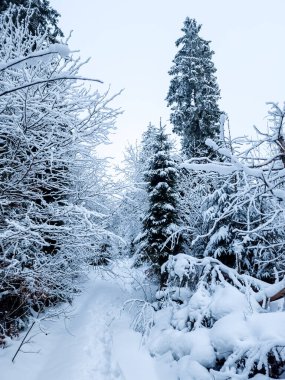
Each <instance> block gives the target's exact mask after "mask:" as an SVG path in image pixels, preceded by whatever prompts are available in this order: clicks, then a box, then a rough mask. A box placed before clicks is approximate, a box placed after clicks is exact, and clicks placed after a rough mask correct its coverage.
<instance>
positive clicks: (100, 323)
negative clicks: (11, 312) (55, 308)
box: [0, 274, 176, 380]
mask: <svg viewBox="0 0 285 380" xmlns="http://www.w3.org/2000/svg"><path fill="white" fill-rule="evenodd" d="M89 277H90V278H89V280H88V281H87V282H86V283H85V286H84V287H85V290H84V292H83V293H82V294H81V295H80V296H79V297H77V299H76V300H75V302H74V305H73V306H72V309H71V310H70V309H68V311H67V315H66V318H63V317H62V316H61V318H59V319H54V320H53V321H50V320H44V321H42V322H41V326H35V327H34V328H33V330H32V332H31V334H30V336H31V337H32V339H31V340H32V343H30V344H26V345H24V346H23V348H22V350H23V351H26V353H23V352H20V353H19V355H18V356H17V357H16V359H15V363H14V364H13V363H12V362H11V358H12V357H13V355H14V353H15V351H16V349H17V347H18V346H19V343H20V340H19V341H15V340H13V341H12V342H11V344H10V345H9V347H8V348H6V349H4V350H1V351H0V368H1V379H3V380H19V379H21V380H51V379H57V380H134V379H136V380H146V379H147V380H174V379H176V377H173V376H172V374H171V369H170V368H168V367H167V366H166V364H162V363H158V362H156V361H155V359H153V358H152V357H151V356H150V355H149V353H148V351H147V350H146V349H145V348H144V347H143V346H142V345H141V341H142V339H141V335H140V334H139V333H138V332H135V331H134V330H133V329H132V328H130V324H131V322H132V318H133V316H132V315H131V313H130V312H128V311H127V310H123V311H122V306H123V304H124V302H125V301H126V300H128V299H130V298H132V297H136V296H137V295H138V294H137V292H135V291H130V286H128V289H126V287H125V286H123V285H122V281H118V280H117V279H114V278H113V279H112V278H107V279H105V280H103V279H98V276H95V275H94V274H91V275H90V276H89ZM40 327H41V328H40ZM45 332H46V333H47V335H46V334H45Z"/></svg>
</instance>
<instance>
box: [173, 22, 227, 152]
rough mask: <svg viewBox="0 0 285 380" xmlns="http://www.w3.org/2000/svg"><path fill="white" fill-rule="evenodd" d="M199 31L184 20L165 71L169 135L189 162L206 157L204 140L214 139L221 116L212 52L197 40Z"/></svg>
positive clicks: (206, 45) (191, 23)
mask: <svg viewBox="0 0 285 380" xmlns="http://www.w3.org/2000/svg"><path fill="white" fill-rule="evenodd" d="M200 29H201V25H198V24H197V22H196V20H195V19H190V18H188V17H187V18H186V20H185V22H184V27H183V28H182V32H183V33H184V35H183V36H182V37H181V38H179V39H178V40H177V41H176V46H177V47H178V48H180V50H179V51H178V53H177V54H176V55H175V58H174V60H173V63H174V65H173V66H172V67H171V69H170V71H169V74H170V76H171V77H172V79H171V82H170V87H169V91H168V95H167V98H166V100H167V102H168V106H170V107H171V115H170V121H171V123H172V124H173V131H174V132H176V133H177V134H178V135H180V136H181V137H182V149H183V152H184V153H185V154H186V156H187V157H189V158H192V157H201V156H208V155H209V153H210V149H209V148H208V147H207V146H206V144H205V140H206V139H207V138H215V137H216V136H217V135H218V133H219V118H220V114H221V112H220V110H219V106H218V100H219V98H220V90H219V87H218V84H217V81H216V77H215V72H216V69H215V67H214V64H213V62H212V56H213V54H214V52H213V51H212V50H211V49H210V45H209V41H205V40H204V39H202V38H201V37H200V36H199V32H200Z"/></svg>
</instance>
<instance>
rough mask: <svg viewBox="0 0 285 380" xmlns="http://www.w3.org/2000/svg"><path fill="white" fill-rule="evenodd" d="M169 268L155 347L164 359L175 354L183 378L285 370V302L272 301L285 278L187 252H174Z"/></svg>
mask: <svg viewBox="0 0 285 380" xmlns="http://www.w3.org/2000/svg"><path fill="white" fill-rule="evenodd" d="M164 270H166V271H167V273H168V284H167V287H166V289H165V290H164V291H159V292H158V293H157V299H158V301H157V304H156V307H157V312H156V313H155V316H154V327H153V328H152V330H151V333H150V339H149V349H150V352H151V353H152V354H153V355H155V356H158V357H159V358H161V360H163V358H166V357H168V360H169V357H171V358H172V360H174V361H175V362H176V368H177V374H178V378H179V379H187V380H189V379H196V378H197V379H198V378H199V375H197V373H198V374H200V376H203V377H201V379H202V378H203V379H204V378H205V379H208V378H209V379H243V380H246V379H248V378H249V377H253V376H254V374H256V373H261V374H262V373H263V374H266V375H267V376H273V377H274V376H278V375H279V374H280V373H281V369H282V367H283V365H284V364H285V352H284V349H283V347H285V334H284V329H283V327H282V326H283V325H284V322H285V313H284V312H283V304H282V303H278V304H277V307H276V306H274V305H273V304H270V303H268V302H267V301H268V300H270V298H273V299H274V296H275V295H276V294H277V293H278V292H279V291H280V290H281V289H284V285H285V283H284V281H281V282H279V283H276V284H274V285H270V284H267V283H265V282H263V281H260V280H258V279H255V278H253V277H251V276H248V275H246V274H239V273H238V272H237V271H236V270H234V269H232V268H229V267H227V266H226V265H224V264H222V263H221V262H220V261H219V260H217V259H214V258H211V257H206V258H204V259H197V258H195V257H191V256H188V255H183V254H178V255H176V256H172V257H170V259H169V260H168V262H167V263H166V264H165V266H164ZM194 368H195V370H194ZM192 371H193V372H192ZM195 374H196V375H195ZM187 376H188V377H187ZM197 376H198V377H197Z"/></svg>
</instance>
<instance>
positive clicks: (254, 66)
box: [50, 0, 285, 152]
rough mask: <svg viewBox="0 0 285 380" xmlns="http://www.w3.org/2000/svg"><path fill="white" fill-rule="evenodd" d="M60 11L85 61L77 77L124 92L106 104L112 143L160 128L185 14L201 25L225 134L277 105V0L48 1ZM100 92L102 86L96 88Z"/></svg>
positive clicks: (283, 24) (283, 96)
mask: <svg viewBox="0 0 285 380" xmlns="http://www.w3.org/2000/svg"><path fill="white" fill-rule="evenodd" d="M50 3H51V5H52V6H53V7H54V8H55V9H57V10H58V11H59V13H61V20H60V27H61V28H62V29H63V31H64V33H65V34H66V35H67V34H68V33H69V31H70V30H73V36H72V40H71V44H70V45H71V47H72V48H73V49H75V48H76V49H80V51H81V57H82V58H87V57H92V60H91V62H90V63H89V64H88V66H87V67H85V69H84V72H83V73H84V74H85V75H89V76H91V77H93V78H100V79H102V80H103V81H104V83H105V84H106V85H109V84H111V88H112V92H116V91H119V90H120V89H122V88H124V89H125V90H124V93H123V94H122V95H121V96H120V98H119V99H118V100H117V101H116V103H114V106H120V107H122V109H123V110H124V114H123V115H122V116H121V117H120V119H119V120H118V123H117V126H118V131H117V134H116V136H114V137H113V140H114V141H115V145H114V146H113V147H112V148H111V149H110V148H109V152H118V151H123V149H124V146H125V145H126V142H127V140H129V141H130V142H134V141H135V139H140V136H141V133H142V132H143V130H145V128H146V126H147V124H148V123H149V121H152V122H153V123H155V124H158V122H159V118H160V116H161V117H162V119H163V121H165V122H167V120H168V118H169V109H168V108H167V107H166V102H165V100H164V99H165V97H166V94H167V91H168V86H169V81H170V77H169V75H168V70H169V68H170V66H171V64H172V63H171V61H172V59H173V58H174V55H175V53H176V51H177V50H176V47H175V41H176V40H177V38H178V37H180V36H181V31H180V29H181V28H182V25H183V21H184V19H185V17H186V16H189V17H191V18H196V20H197V21H198V22H199V23H200V24H202V25H203V26H202V30H201V36H202V37H203V38H205V39H207V40H211V41H212V43H211V47H212V49H213V50H214V51H215V55H214V63H215V65H216V68H217V78H218V83H219V86H220V89H221V95H222V99H221V103H220V104H221V108H222V109H223V110H224V111H225V112H227V113H228V115H229V117H230V123H231V129H232V134H233V135H235V136H237V135H241V134H244V133H247V134H250V133H251V131H252V129H251V126H252V125H253V124H256V125H258V126H262V125H264V126H265V125H266V123H265V121H264V120H263V118H264V116H265V115H266V112H267V107H266V106H265V102H266V101H279V102H281V103H282V102H283V101H284V100H285V21H284V15H285V0H176V1H174V0H101V1H99V0H80V1H78V0H50ZM103 88H104V86H102V89H103Z"/></svg>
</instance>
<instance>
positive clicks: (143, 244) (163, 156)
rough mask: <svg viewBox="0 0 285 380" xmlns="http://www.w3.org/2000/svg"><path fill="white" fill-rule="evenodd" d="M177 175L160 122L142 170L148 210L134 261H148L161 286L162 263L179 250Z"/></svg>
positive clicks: (163, 281)
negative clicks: (144, 170)
mask: <svg viewBox="0 0 285 380" xmlns="http://www.w3.org/2000/svg"><path fill="white" fill-rule="evenodd" d="M177 175H178V172H177V166H176V163H175V162H174V161H173V159H172V158H171V142H170V141H169V138H168V135H167V134H166V133H165V128H164V127H163V126H162V125H160V127H159V129H158V130H157V133H156V135H155V140H154V145H153V155H152V156H151V157H150V159H149V164H148V168H147V171H146V172H145V181H146V182H147V193H148V211H147V213H146V215H145V217H144V219H143V231H142V234H141V235H140V236H139V237H137V241H138V242H140V246H139V249H138V258H137V261H138V262H140V261H141V262H143V261H146V262H149V263H151V266H152V270H153V273H155V274H156V275H157V276H158V277H159V279H160V284H161V286H163V285H165V278H164V276H163V275H161V267H162V265H163V264H164V263H165V262H166V261H167V260H168V258H169V255H175V254H177V253H179V252H180V251H181V238H180V236H179V235H177V232H178V224H177V223H178V213H177Z"/></svg>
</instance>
